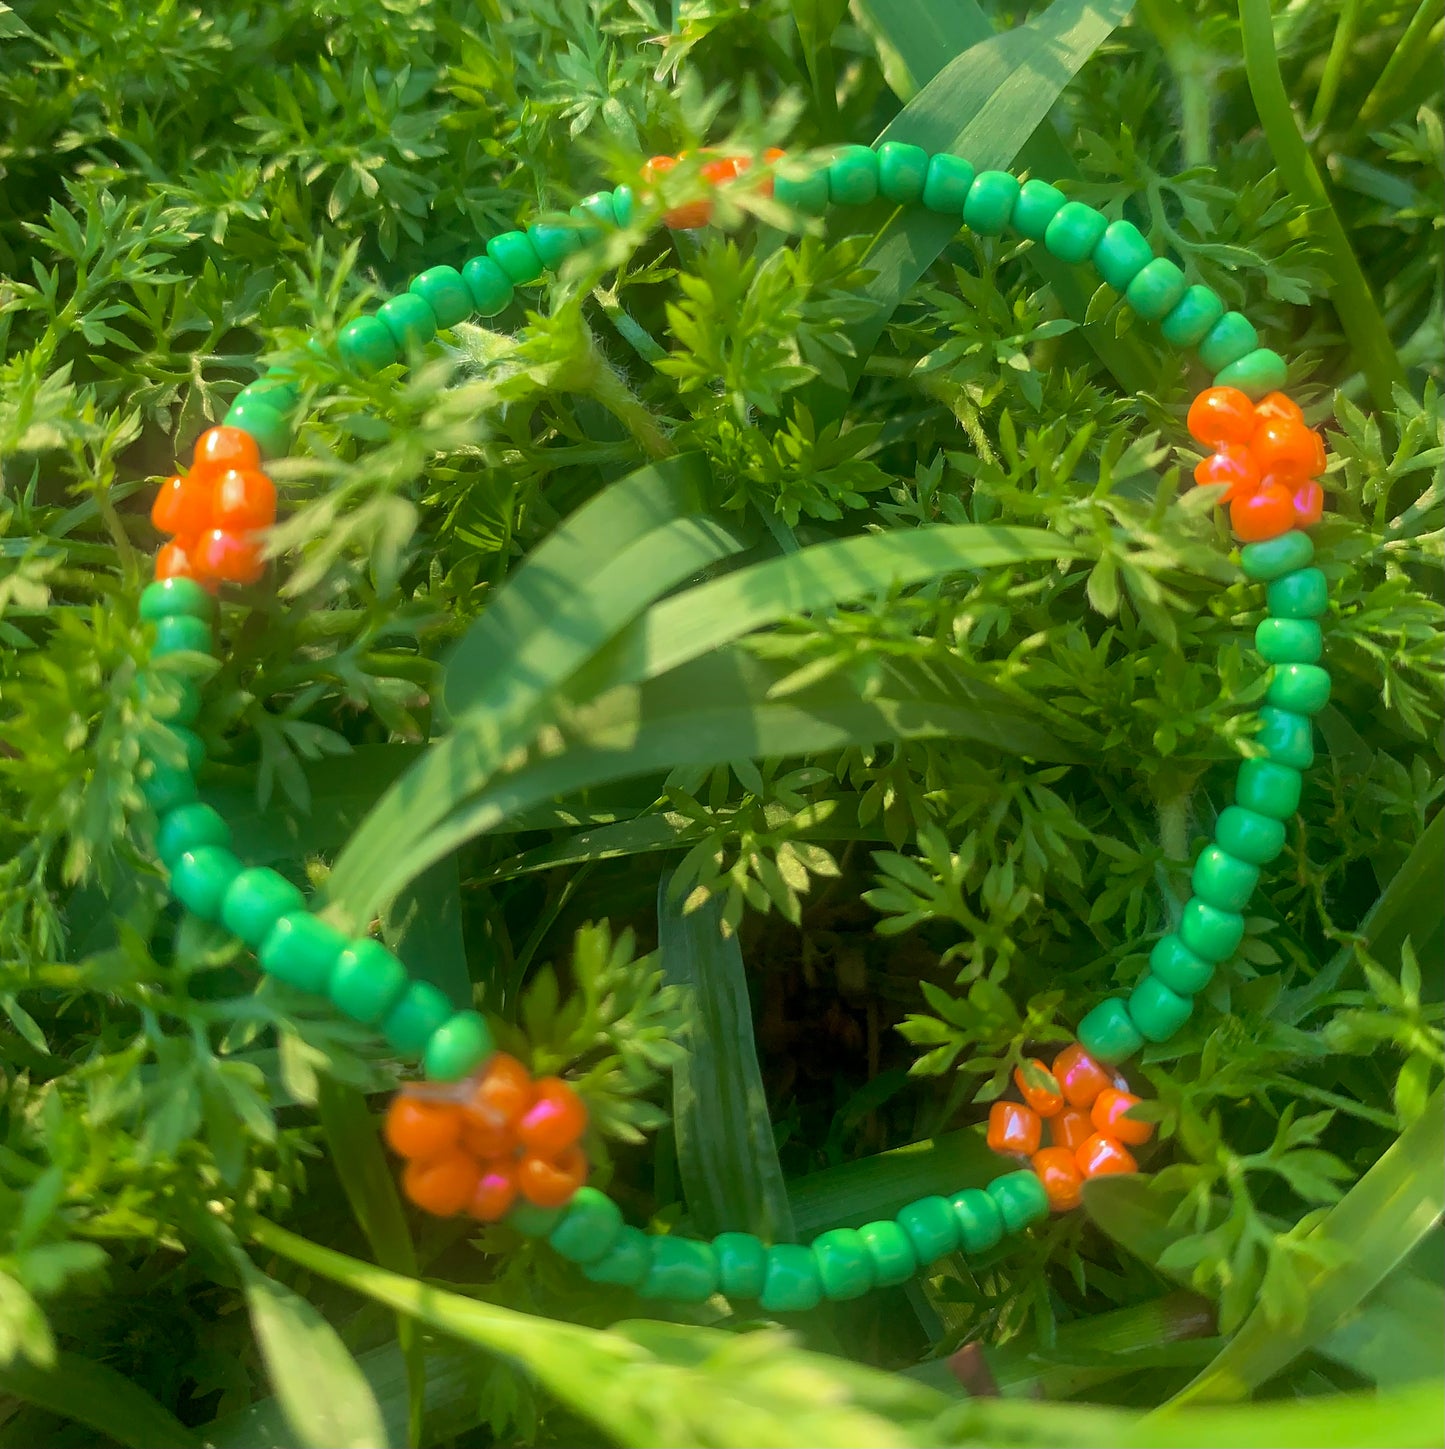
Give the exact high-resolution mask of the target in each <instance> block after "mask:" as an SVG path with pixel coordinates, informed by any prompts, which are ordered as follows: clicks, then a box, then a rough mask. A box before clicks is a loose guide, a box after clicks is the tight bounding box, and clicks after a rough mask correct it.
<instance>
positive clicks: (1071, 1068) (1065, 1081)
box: [1053, 1042, 1114, 1107]
mask: <svg viewBox="0 0 1445 1449" xmlns="http://www.w3.org/2000/svg"><path fill="white" fill-rule="evenodd" d="M1053 1072H1054V1079H1055V1080H1056V1081H1057V1082H1058V1084H1059V1086H1060V1087H1061V1088H1062V1089H1063V1093H1064V1100H1065V1101H1066V1102H1067V1103H1068V1104H1069V1106H1071V1107H1090V1106H1092V1105H1093V1102H1094V1098H1095V1097H1097V1096H1098V1095H1099V1093H1100V1092H1102V1091H1103V1090H1104V1088H1105V1087H1107V1086H1108V1085H1109V1084H1110V1083H1111V1082H1112V1081H1113V1080H1114V1079H1113V1077H1112V1076H1111V1075H1110V1073H1109V1072H1108V1071H1107V1070H1105V1068H1103V1067H1101V1066H1100V1065H1099V1064H1098V1062H1096V1061H1095V1060H1094V1059H1093V1057H1091V1056H1090V1055H1089V1054H1088V1052H1086V1051H1085V1050H1084V1049H1083V1047H1081V1046H1080V1045H1079V1043H1078V1042H1073V1043H1071V1044H1070V1045H1069V1046H1066V1047H1065V1048H1064V1049H1063V1051H1061V1052H1060V1053H1059V1054H1058V1056H1056V1057H1055V1058H1054V1066H1053Z"/></svg>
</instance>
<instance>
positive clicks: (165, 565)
mask: <svg viewBox="0 0 1445 1449" xmlns="http://www.w3.org/2000/svg"><path fill="white" fill-rule="evenodd" d="M195 546H196V540H195V539H193V538H178V539H176V540H175V541H174V542H172V543H167V544H162V545H161V547H160V549H159V550H157V552H156V577H157V578H158V579H194V580H195V581H196V582H197V583H198V584H200V585H201V586H202V587H203V588H207V589H209V590H210V591H211V592H212V593H213V594H214V593H215V592H216V582H215V580H214V579H212V578H209V577H207V576H206V575H205V574H203V573H202V572H201V570H200V567H199V565H198V564H197V562H196V560H195V559H194V558H193V557H192V554H191V551H192V550H193V549H194V548H195Z"/></svg>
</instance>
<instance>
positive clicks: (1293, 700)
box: [1264, 645, 1330, 715]
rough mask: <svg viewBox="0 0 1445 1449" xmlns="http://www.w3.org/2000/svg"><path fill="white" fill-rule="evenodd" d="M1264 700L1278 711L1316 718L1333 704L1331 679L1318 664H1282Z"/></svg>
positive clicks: (1276, 671)
mask: <svg viewBox="0 0 1445 1449" xmlns="http://www.w3.org/2000/svg"><path fill="white" fill-rule="evenodd" d="M1321 647H1323V645H1322V646H1321ZM1264 698H1265V701H1266V703H1268V704H1272V705H1274V706H1275V707H1276V708H1278V709H1292V710H1294V711H1295V713H1296V714H1308V715H1316V714H1318V713H1319V712H1320V711H1321V710H1322V709H1323V708H1324V707H1325V706H1326V705H1327V704H1328V703H1329V702H1330V676H1329V675H1328V674H1327V673H1326V672H1325V671H1324V670H1323V669H1321V668H1320V667H1319V665H1317V664H1280V665H1277V666H1276V667H1275V671H1274V678H1273V679H1271V680H1270V682H1269V688H1268V689H1267V690H1265V692H1264Z"/></svg>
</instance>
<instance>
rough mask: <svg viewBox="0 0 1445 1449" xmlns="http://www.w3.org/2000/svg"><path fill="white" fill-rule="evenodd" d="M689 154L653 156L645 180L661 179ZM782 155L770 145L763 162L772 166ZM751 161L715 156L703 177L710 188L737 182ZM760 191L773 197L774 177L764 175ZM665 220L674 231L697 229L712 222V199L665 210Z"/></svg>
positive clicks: (703, 170) (743, 158)
mask: <svg viewBox="0 0 1445 1449" xmlns="http://www.w3.org/2000/svg"><path fill="white" fill-rule="evenodd" d="M702 154H703V155H708V156H710V155H712V154H713V153H711V152H706V151H705V152H703V153H702ZM687 155H688V152H686V151H684V152H683V153H682V155H680V156H653V157H652V158H651V159H650V160H649V161H648V162H647V163H646V164H645V165H644V166H643V168H642V179H643V180H644V181H657V180H659V179H660V178H661V177H663V176H665V175H667V173H668V172H669V171H671V170H672V169H673V168H674V167H675V166H676V165H677V163H678V162H679V161H681V160H684V159H685V158H686V157H687ZM782 155H783V153H782V151H780V150H779V149H778V148H777V147H776V146H770V147H769V148H768V149H767V150H766V151H764V152H763V162H764V164H765V165H769V166H771V165H772V164H773V162H775V161H778V160H781V159H782ZM751 164H752V163H751V161H750V159H749V158H748V157H746V156H721V155H719V156H715V157H714V159H712V160H710V161H705V162H703V164H702V168H701V173H702V179H703V180H704V181H705V182H706V183H707V184H708V186H709V187H714V186H722V185H725V184H726V183H727V182H729V181H736V180H737V179H738V177H739V176H741V175H742V174H743V172H745V171H746V170H747V169H748V167H749V166H750V165H751ZM758 190H759V191H761V192H762V194H763V195H764V196H771V195H772V194H773V179H772V177H771V176H766V177H764V179H763V180H762V182H761V183H759V186H758ZM662 221H663V225H664V226H666V227H668V228H669V229H670V230H672V231H696V230H697V229H698V228H700V227H704V226H707V225H708V223H709V222H711V221H712V201H711V200H710V199H708V198H706V197H704V198H703V199H702V200H700V201H689V202H687V203H686V204H684V205H682V206H677V207H674V208H673V209H672V210H671V211H669V212H666V213H664V215H663V218H662Z"/></svg>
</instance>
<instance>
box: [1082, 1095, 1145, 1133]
mask: <svg viewBox="0 0 1445 1449" xmlns="http://www.w3.org/2000/svg"><path fill="white" fill-rule="evenodd" d="M1138 1105H1139V1098H1138V1097H1136V1096H1134V1095H1133V1094H1132V1093H1131V1092H1119V1091H1116V1090H1115V1089H1114V1088H1113V1087H1105V1089H1104V1090H1103V1091H1102V1092H1100V1093H1099V1095H1098V1096H1097V1097H1096V1098H1095V1099H1094V1107H1093V1110H1092V1111H1091V1112H1090V1113H1089V1117H1090V1120H1091V1121H1092V1122H1093V1124H1094V1127H1095V1129H1096V1130H1097V1131H1099V1132H1102V1133H1104V1135H1105V1136H1107V1137H1113V1138H1116V1139H1117V1140H1118V1141H1120V1142H1127V1143H1128V1144H1129V1145H1130V1146H1131V1147H1138V1146H1140V1145H1141V1144H1142V1143H1145V1142H1147V1141H1148V1140H1149V1139H1150V1138H1151V1137H1152V1136H1153V1135H1154V1126H1153V1124H1152V1123H1150V1122H1139V1121H1136V1120H1135V1119H1134V1118H1133V1117H1129V1116H1126V1115H1125V1114H1126V1113H1127V1112H1128V1111H1129V1109H1130V1108H1131V1107H1137V1106H1138Z"/></svg>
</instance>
